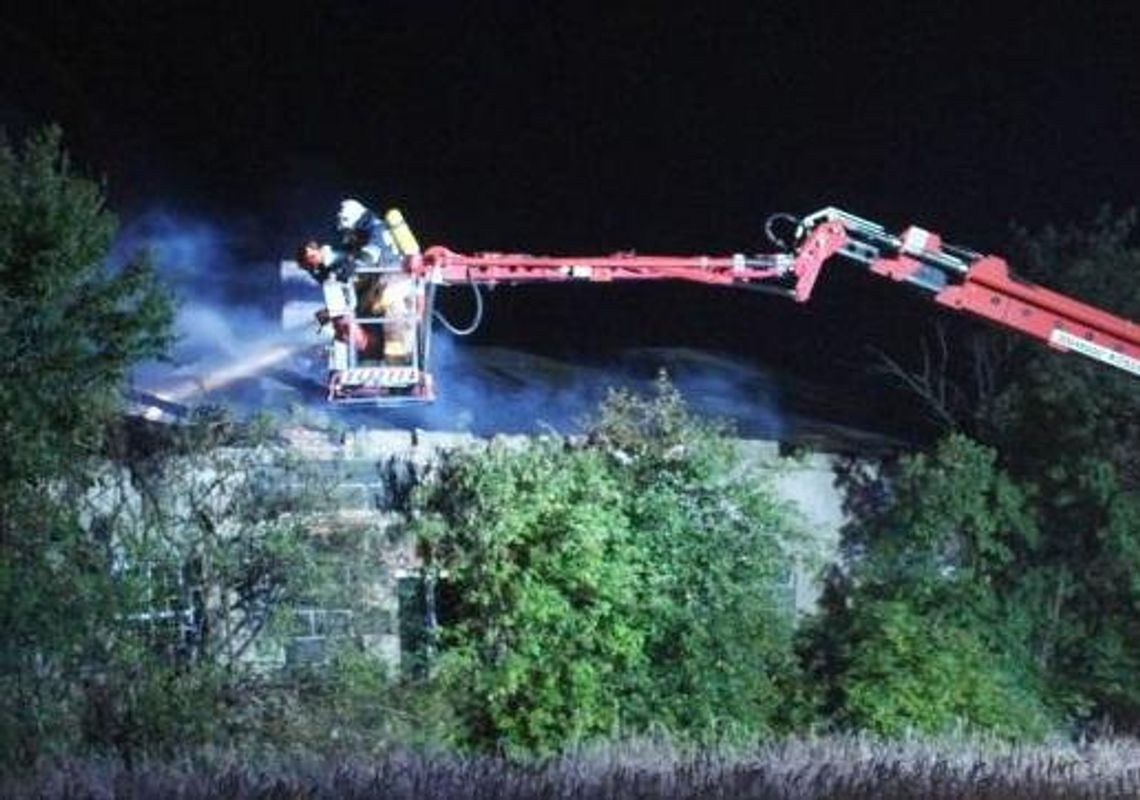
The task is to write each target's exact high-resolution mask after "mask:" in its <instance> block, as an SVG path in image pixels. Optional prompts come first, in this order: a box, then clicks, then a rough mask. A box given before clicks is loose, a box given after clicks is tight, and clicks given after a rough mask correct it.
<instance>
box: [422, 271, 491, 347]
mask: <svg viewBox="0 0 1140 800" xmlns="http://www.w3.org/2000/svg"><path fill="white" fill-rule="evenodd" d="M468 285H469V286H470V287H471V291H473V292H474V293H475V314H474V315H473V316H472V318H471V322H470V323H468V325H467V327H465V328H460V327H458V326H456V325H453V324H452V323H451V321H450V320H448V319H447V317H445V316H444V315H443V313H442V312H440V311H438V310H433V311H432V315H433V316H434V317H435V318H436V319H437V320H439V324H440V325H442V326H443V327H445V328H447V330H448V331H450V332H451V333H452V334H454V335H455V336H470V335H471V334H473V333H475V331H477V330H479V326H480V325H481V324H482V323H483V293H482V292H481V291H479V284H477V283H475V282H474V281H468Z"/></svg>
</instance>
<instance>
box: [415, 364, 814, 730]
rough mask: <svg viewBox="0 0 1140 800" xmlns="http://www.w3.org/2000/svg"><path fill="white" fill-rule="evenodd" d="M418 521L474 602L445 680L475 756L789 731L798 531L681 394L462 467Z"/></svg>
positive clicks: (447, 658)
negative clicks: (627, 735)
mask: <svg viewBox="0 0 1140 800" xmlns="http://www.w3.org/2000/svg"><path fill="white" fill-rule="evenodd" d="M417 504H418V508H419V510H420V511H419V513H420V515H421V516H420V519H419V521H418V524H417V531H418V533H419V534H420V535H421V536H423V537H425V539H426V540H427V541H428V542H429V543H430V545H431V555H432V558H433V559H434V561H435V566H436V567H438V568H440V569H444V570H446V571H447V580H449V581H450V582H451V583H452V584H453V585H454V586H455V588H456V589H457V590H458V594H459V595H460V596H461V597H462V608H461V610H460V619H459V621H458V622H457V623H456V624H455V625H454V626H453V627H452V629H451V630H450V631H449V632H448V636H447V638H446V640H445V642H444V643H445V645H446V648H445V654H444V656H443V659H442V661H441V662H440V677H441V679H442V680H443V681H444V682H446V683H447V684H449V686H450V688H451V690H452V696H453V697H455V698H456V703H457V705H458V713H459V717H460V719H461V720H462V721H463V723H464V738H465V739H466V741H468V742H471V743H475V744H480V745H483V746H488V745H490V746H503V747H506V748H508V749H519V750H527V751H539V752H543V751H550V750H553V749H556V748H558V747H560V746H563V745H565V744H566V743H568V742H570V741H574V740H580V739H586V738H591V737H596V736H601V735H607V734H610V733H612V732H614V731H617V730H627V729H628V730H639V729H646V728H649V727H653V726H660V727H664V728H667V729H669V730H673V731H676V732H678V733H680V734H683V735H689V736H695V737H713V736H721V735H726V734H730V733H733V732H735V733H738V734H747V735H755V734H756V733H758V732H762V731H766V730H771V729H773V728H775V727H778V726H779V725H780V724H781V721H782V720H785V719H787V718H790V717H791V716H793V714H792V712H791V711H790V710H789V707H790V706H791V705H794V703H792V702H789V698H794V697H796V696H798V694H797V691H796V690H795V687H796V684H797V674H796V664H795V660H794V657H793V653H792V649H791V631H792V609H791V608H790V604H788V603H786V602H782V601H781V596H780V593H781V588H782V585H783V582H784V581H786V580H787V577H788V574H789V571H790V569H791V567H792V560H793V559H792V556H791V554H790V552H789V547H788V539H789V538H790V536H789V535H790V533H791V532H792V531H793V530H794V527H795V526H794V523H793V521H792V517H791V514H790V512H789V511H788V510H787V509H786V508H784V507H783V506H781V505H780V504H779V503H778V502H776V501H775V500H774V499H773V496H772V494H771V493H770V491H769V490H768V489H767V488H766V484H765V482H764V480H763V479H762V478H760V477H758V476H757V475H756V474H755V473H754V472H752V471H750V470H749V469H747V468H746V466H745V465H744V463H743V461H742V460H741V459H740V457H739V455H738V453H737V452H736V451H735V450H734V448H733V446H732V444H731V442H730V441H729V440H728V439H727V437H726V436H725V435H724V432H723V431H722V430H720V429H718V428H715V427H712V426H708V425H704V424H702V423H700V422H699V421H697V420H695V419H694V418H692V417H691V416H690V415H689V414H688V412H687V410H686V409H685V407H684V404H683V402H682V401H681V399H680V397H679V396H678V395H677V394H676V392H675V391H674V390H673V389H672V388H671V387H670V386H668V384H667V383H662V384H661V385H660V386H659V387H658V394H657V395H656V396H655V397H653V398H650V399H643V398H638V397H635V396H632V395H628V394H617V395H614V396H613V397H611V399H610V400H609V401H608V403H607V404H606V405H605V406H604V408H603V410H602V413H601V415H600V418H599V419H598V420H597V421H596V422H595V423H594V424H593V425H592V426H591V428H590V430H589V433H588V435H587V437H585V439H584V441H583V442H579V443H576V444H568V443H566V442H563V441H561V440H557V439H540V440H536V441H530V442H527V443H524V444H519V445H507V444H502V443H498V444H492V445H491V446H489V447H488V448H486V449H484V450H479V451H469V452H463V453H457V454H455V455H454V456H453V457H452V458H451V459H450V460H449V461H448V462H447V463H446V464H445V466H444V467H443V469H442V470H441V471H440V473H439V474H438V475H437V476H436V479H435V480H434V481H433V482H431V483H430V484H429V485H428V486H426V487H425V488H424V490H422V491H421V493H420V495H419V496H418V499H417Z"/></svg>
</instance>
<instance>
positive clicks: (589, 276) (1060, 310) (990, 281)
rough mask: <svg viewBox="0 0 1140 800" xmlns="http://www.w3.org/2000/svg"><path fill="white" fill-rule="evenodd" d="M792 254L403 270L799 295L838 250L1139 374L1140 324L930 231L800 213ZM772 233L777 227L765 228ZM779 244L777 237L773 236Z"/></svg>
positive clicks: (541, 259)
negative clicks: (686, 284) (672, 283)
mask: <svg viewBox="0 0 1140 800" xmlns="http://www.w3.org/2000/svg"><path fill="white" fill-rule="evenodd" d="M778 216H779V217H782V218H785V219H792V220H794V221H796V222H797V223H798V224H797V225H796V237H795V242H794V244H792V245H790V246H789V247H788V248H787V249H788V252H780V253H771V254H761V255H744V254H740V253H737V254H732V255H726V256H642V255H636V254H634V253H614V254H612V255H608V256H601V257H598V256H585V257H569V256H535V255H525V254H507V253H475V254H473V255H464V254H462V253H456V252H453V251H451V250H448V249H447V248H444V247H432V248H430V249H428V250H427V251H426V252H424V253H423V254H422V255H415V256H409V257H408V259H407V263H406V267H405V268H406V269H407V270H408V271H410V272H412V273H413V274H415V275H417V276H420V277H422V278H425V279H427V280H428V281H430V282H431V283H434V284H440V285H458V284H464V283H466V284H496V283H511V284H514V283H535V282H546V283H552V282H553V283H558V282H567V281H576V280H584V281H601V282H605V281H630V280H683V281H692V282H696V283H704V284H711V285H717V286H732V287H736V288H745V289H755V290H759V291H767V292H772V293H776V294H781V295H784V296H787V297H789V298H791V299H794V300H796V301H797V302H801V303H802V302H806V301H807V300H809V299H810V298H811V293H812V290H813V288H814V286H815V282H816V279H817V278H818V277H819V274H820V272H821V270H822V268H823V266H824V264H825V263H826V262H827V261H828V260H829V259H830V258H831V257H832V256H835V255H839V256H843V257H844V258H846V259H848V260H850V261H853V262H856V263H858V264H862V265H863V266H865V267H867V268H868V269H869V270H870V272H871V273H872V274H875V275H879V276H882V277H886V278H890V279H892V280H895V281H900V282H903V283H907V284H910V285H911V286H913V287H915V288H917V289H918V290H920V291H923V292H925V293H927V294H929V295H930V296H931V297H932V299H933V300H934V301H935V302H938V303H940V304H942V305H944V306H947V307H949V308H952V309H955V310H958V311H963V312H967V313H970V314H974V315H976V316H980V317H984V318H985V319H988V320H990V321H992V322H995V323H997V324H999V325H1002V326H1004V327H1007V328H1012V329H1013V330H1017V331H1020V332H1022V333H1024V334H1027V335H1029V336H1032V337H1034V338H1036V339H1039V340H1040V341H1043V342H1045V343H1046V344H1048V345H1049V346H1050V347H1053V348H1055V349H1057V350H1064V351H1070V350H1071V351H1074V352H1078V353H1081V354H1083V355H1086V356H1089V357H1090V358H1094V359H1097V360H1099V361H1103V362H1104V363H1106V364H1110V365H1112V366H1114V367H1118V368H1120V369H1123V370H1126V371H1128V372H1131V373H1133V374H1135V375H1140V325H1137V324H1136V323H1134V322H1130V321H1128V320H1126V319H1123V318H1121V317H1118V316H1115V315H1113V314H1110V313H1108V312H1107V311H1104V310H1102V309H1098V308H1096V307H1094V306H1091V305H1088V304H1086V303H1082V302H1080V301H1078V300H1074V299H1073V298H1070V297H1066V296H1065V295H1062V294H1060V293H1057V292H1053V291H1051V290H1049V289H1046V288H1043V287H1041V286H1036V285H1034V284H1032V283H1028V282H1026V281H1023V280H1020V279H1019V278H1017V277H1015V276H1013V275H1012V274H1011V272H1010V269H1009V266H1008V265H1007V264H1006V262H1005V261H1004V260H1002V259H1001V258H999V257H997V256H993V255H983V254H981V253H978V252H975V251H974V250H971V249H969V248H965V247H959V246H956V245H951V244H947V243H944V242H943V241H942V238H941V237H940V236H939V235H938V234H936V233H933V232H931V231H928V230H925V229H922V228H918V227H913V226H912V227H909V228H907V229H906V230H904V231H903V232H902V233H901V234H899V235H896V234H892V233H890V232H888V231H887V230H886V229H885V228H884V227H883V226H882V225H879V224H878V223H875V222H871V221H869V220H866V219H863V218H861V217H857V216H855V215H854V214H850V213H848V212H846V211H842V210H840V209H838V208H825V209H822V210H821V211H817V212H816V213H814V214H810V215H808V216H807V217H804V218H802V219H798V220H796V218H791V217H788V215H778ZM769 232H770V235H771V227H769ZM777 243H779V242H778V241H777Z"/></svg>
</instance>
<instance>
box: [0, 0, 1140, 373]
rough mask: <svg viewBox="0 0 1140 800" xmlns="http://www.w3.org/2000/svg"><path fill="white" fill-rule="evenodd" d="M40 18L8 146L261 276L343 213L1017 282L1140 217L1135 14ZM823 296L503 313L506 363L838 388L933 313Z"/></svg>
mask: <svg viewBox="0 0 1140 800" xmlns="http://www.w3.org/2000/svg"><path fill="white" fill-rule="evenodd" d="M27 5H28V7H27V8H25V9H24V10H23V11H22V12H19V13H15V14H11V13H8V14H6V15H5V18H4V20H3V21H2V22H0V99H2V101H3V103H2V105H0V124H4V125H5V126H6V127H7V128H8V129H9V131H13V130H14V131H16V132H18V131H20V130H21V129H22V128H24V127H26V126H28V125H30V124H34V123H36V122H38V121H41V120H45V119H52V120H55V121H58V122H60V123H61V124H62V125H63V126H64V129H65V133H66V135H67V137H68V143H69V145H70V147H71V149H72V151H73V153H74V154H75V156H76V158H77V160H78V161H80V162H81V163H83V164H85V165H87V166H88V168H89V169H90V170H92V171H93V172H95V173H98V174H105V175H106V176H107V178H108V181H109V187H110V195H111V200H112V204H113V206H114V207H115V208H116V210H118V211H119V212H120V214H121V215H122V216H124V217H125V218H129V217H130V215H131V214H135V213H142V212H144V211H145V210H147V209H148V208H152V207H154V206H155V205H163V206H164V207H167V208H171V209H175V210H177V211H179V212H180V213H186V214H190V215H196V216H200V217H203V218H207V219H211V220H214V221H215V222H216V223H217V224H224V225H226V226H227V227H229V228H230V229H231V230H235V231H240V232H241V236H243V237H244V239H245V246H246V247H247V249H248V250H249V251H250V252H254V251H259V252H262V253H263V254H264V257H265V258H266V259H267V260H269V261H271V260H272V259H275V258H276V257H278V256H279V255H285V254H288V253H290V252H291V251H292V248H293V246H294V243H295V242H296V241H298V240H300V239H301V238H302V237H304V236H305V235H306V234H309V233H311V232H312V233H327V232H328V228H329V225H330V222H331V215H332V214H333V212H334V210H335V205H336V201H337V199H338V198H339V197H340V196H343V195H345V194H353V195H356V196H359V197H361V198H362V199H365V200H366V201H369V202H372V203H375V204H376V205H377V206H387V205H399V206H400V207H402V208H403V209H404V210H405V213H406V215H407V216H408V217H409V219H410V220H411V222H412V224H413V226H414V227H415V228H416V229H417V232H418V233H419V235H420V237H421V239H422V240H424V241H426V242H428V243H443V244H447V245H449V246H451V247H453V248H455V249H458V250H477V249H502V250H515V251H531V252H576V253H588V252H597V253H604V252H609V251H613V250H619V249H636V250H638V251H641V252H646V253H649V252H655V251H656V252H710V253H718V252H731V251H737V250H743V251H762V250H766V249H768V247H767V245H766V244H765V243H764V241H763V237H762V233H761V226H762V223H763V221H764V219H765V217H766V216H767V215H768V214H769V213H771V212H774V211H793V212H797V213H807V212H810V211H813V210H816V209H817V208H820V207H822V206H825V205H839V206H842V207H845V208H848V209H849V210H851V211H853V212H856V213H858V214H860V215H862V216H866V217H870V218H872V219H878V220H880V221H882V222H884V223H886V224H888V225H889V226H891V227H899V228H901V227H903V226H905V225H906V224H909V223H911V222H914V223H918V224H922V225H925V226H927V227H930V228H932V229H934V230H938V231H940V232H941V233H943V235H944V236H945V237H946V238H947V239H948V240H950V241H953V242H957V243H960V244H964V245H967V246H970V247H973V248H974V249H977V250H982V251H996V252H1000V251H1001V249H1002V247H1003V245H1004V242H1005V240H1006V236H1007V232H1008V228H1009V225H1010V223H1011V222H1014V221H1016V222H1019V223H1022V224H1026V225H1029V226H1031V227H1034V226H1039V225H1042V224H1045V223H1048V222H1066V221H1069V220H1074V219H1087V218H1088V217H1089V216H1090V215H1091V214H1092V213H1093V212H1094V211H1095V210H1096V209H1097V208H1098V207H1099V206H1101V205H1102V204H1104V203H1111V204H1114V205H1116V206H1128V205H1132V204H1134V203H1135V202H1136V199H1137V194H1138V191H1140V5H1138V4H1136V3H1096V4H1076V3H1067V4H1060V3H1032V4H1024V5H1023V6H1022V7H1021V8H1020V9H1017V10H1014V9H1013V8H1012V5H1013V4H1007V3H1000V2H989V3H953V2H939V3H921V2H911V3H898V4H870V3H833V4H824V3H803V2H781V3H762V2H751V3H738V2H724V3H712V2H710V3H707V4H696V3H691V2H689V3H670V4H653V3H648V2H646V3H636V4H632V3H604V4H602V3H549V2H496V1H494V0H484V1H482V2H473V1H472V0H468V1H467V2H431V1H430V0H421V2H329V3H318V2H309V3H305V4H297V7H298V10H294V9H292V8H290V6H292V5H293V4H289V3H276V4H258V3H251V4H238V3H225V4H222V3H205V2H201V3H178V2H137V3H133V2H102V3H90V4H79V3H76V4H72V5H73V6H74V7H73V8H66V9H65V8H61V6H63V5H64V4H47V3H40V4H27ZM1016 5H1022V4H1016ZM1062 9H1063V10H1062ZM840 271H842V272H844V273H846V274H844V275H838V276H837V275H836V274H835V273H837V272H840ZM831 272H832V274H830V275H828V276H826V277H825V278H824V280H823V282H822V283H821V285H820V288H819V289H818V290H817V291H818V294H819V297H818V299H817V301H816V302H815V303H813V304H811V306H810V307H808V308H797V307H794V306H792V305H791V304H782V303H781V301H779V300H776V299H773V298H767V297H761V296H754V295H751V294H746V293H731V292H729V293H726V292H724V291H717V290H711V289H700V288H696V287H682V288H679V289H678V288H675V287H674V288H667V287H644V286H638V287H630V286H626V287H607V288H605V289H600V290H599V289H597V288H596V287H575V288H573V289H565V288H564V289H557V290H552V289H549V288H547V289H526V290H517V291H513V290H512V291H510V292H503V291H499V292H496V295H495V301H496V302H495V307H494V310H493V314H492V318H491V320H490V321H489V323H488V326H487V328H486V330H485V331H484V332H483V334H482V337H483V340H484V341H491V342H501V343H505V344H510V345H513V346H520V347H527V346H532V347H536V348H543V347H546V348H551V347H555V346H562V347H571V348H573V347H578V348H581V349H582V350H583V351H592V350H600V349H606V348H619V347H623V346H626V345H642V344H648V345H660V344H678V345H692V346H697V347H707V348H710V349H715V350H718V351H727V352H732V353H736V354H740V355H745V356H748V357H751V358H755V359H758V360H759V361H760V362H762V363H768V364H770V365H771V366H772V367H773V368H777V367H778V368H780V369H792V370H795V369H797V368H798V369H800V370H801V371H803V370H804V369H806V368H807V367H805V365H810V369H811V370H814V371H816V372H817V373H826V372H828V371H830V370H843V369H847V368H849V367H850V364H851V362H852V361H853V360H855V359H856V357H857V354H858V353H859V352H861V348H862V347H863V345H865V344H867V343H871V344H875V343H879V342H881V341H882V337H884V336H894V337H896V338H897V337H900V336H901V337H904V338H905V337H906V336H909V335H911V331H913V330H916V329H917V328H918V326H920V324H921V322H922V321H923V320H924V319H925V318H926V317H927V316H928V315H929V314H930V313H931V312H930V310H929V307H928V306H925V305H924V304H922V303H921V302H920V301H917V300H916V301H915V303H914V304H913V305H911V304H909V301H908V300H900V299H899V298H898V293H899V292H900V291H902V290H901V289H900V288H899V287H895V286H878V285H877V283H876V281H875V280H874V279H872V278H869V277H866V276H863V275H854V276H852V275H851V274H850V272H851V271H850V270H841V269H838V268H836V267H832V268H831ZM871 284H876V285H871Z"/></svg>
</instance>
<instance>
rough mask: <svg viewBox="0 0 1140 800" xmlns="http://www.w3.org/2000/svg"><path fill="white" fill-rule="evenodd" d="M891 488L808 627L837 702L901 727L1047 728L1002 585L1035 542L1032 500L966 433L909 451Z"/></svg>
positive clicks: (1021, 632)
mask: <svg viewBox="0 0 1140 800" xmlns="http://www.w3.org/2000/svg"><path fill="white" fill-rule="evenodd" d="M891 485H892V487H893V492H894V497H893V498H892V501H891V503H890V504H889V505H887V506H886V507H885V508H884V509H883V510H882V511H881V512H880V513H878V514H877V515H875V516H872V517H871V518H869V519H865V520H862V521H860V522H859V523H858V526H857V528H856V529H855V530H854V531H852V532H850V534H849V536H850V541H849V546H851V547H852V549H853V550H854V552H855V556H854V558H853V560H852V561H851V563H850V564H849V566H848V569H849V573H848V574H847V575H846V582H845V583H844V584H843V585H841V586H838V587H833V588H832V592H833V593H836V592H837V593H838V594H839V595H840V596H838V597H836V596H834V595H833V596H832V597H830V598H829V602H827V603H825V604H824V609H825V611H824V613H822V614H821V616H820V617H819V618H818V619H817V621H816V623H815V625H814V627H813V628H812V629H811V632H810V633H809V634H808V638H809V639H810V641H811V644H810V646H809V647H808V648H807V650H808V652H809V653H810V654H811V657H812V659H813V660H814V671H815V673H816V674H817V675H818V676H819V678H820V680H821V681H822V682H823V683H824V684H825V686H827V687H828V690H827V691H825V692H824V697H825V698H826V701H827V702H828V703H830V707H829V708H828V709H827V711H828V712H829V713H831V714H832V715H834V716H835V717H837V718H838V719H840V720H842V721H843V722H845V723H846V724H848V725H850V726H852V727H855V728H867V729H870V730H873V731H876V732H878V733H884V734H898V733H901V732H903V731H905V730H908V729H914V730H920V731H924V732H928V733H935V732H944V731H946V730H949V729H953V728H958V727H962V726H965V727H972V728H978V729H983V730H989V731H994V732H998V733H1002V734H1006V735H1017V736H1026V735H1035V736H1040V735H1042V734H1044V733H1045V732H1046V731H1047V729H1048V727H1049V724H1050V718H1049V712H1048V710H1047V706H1046V703H1045V702H1044V698H1043V697H1042V695H1041V693H1040V691H1039V687H1040V676H1039V675H1038V673H1037V672H1036V671H1035V670H1034V669H1032V667H1031V666H1029V665H1027V659H1026V655H1027V653H1028V652H1029V642H1028V634H1027V632H1026V630H1025V626H1024V625H1023V624H1022V620H1021V618H1020V612H1021V608H1020V606H1019V604H1017V603H1013V602H1010V600H1009V598H1010V595H1009V594H1008V593H1006V592H1005V591H1004V587H1007V586H1010V585H1012V584H1014V583H1016V577H1015V573H1016V572H1017V570H1018V569H1020V567H1019V565H1018V561H1019V559H1020V558H1022V557H1024V554H1025V552H1026V549H1027V548H1028V547H1031V546H1032V545H1033V543H1034V542H1035V541H1036V535H1037V532H1036V527H1035V520H1034V518H1033V515H1032V513H1031V509H1030V506H1029V498H1028V497H1027V496H1026V495H1025V493H1024V492H1023V491H1022V490H1021V489H1020V488H1019V487H1018V486H1016V485H1015V484H1014V483H1013V482H1012V481H1011V480H1010V478H1009V476H1008V475H1006V474H1005V473H1003V472H1002V471H1001V470H1000V469H998V468H997V466H996V453H995V452H994V451H993V450H992V449H988V448H985V447H982V446H979V445H977V444H976V443H974V442H972V441H970V440H969V439H967V438H965V437H962V436H954V437H949V438H947V439H945V440H943V441H942V442H941V443H940V444H939V445H938V446H937V447H936V448H935V449H934V450H933V451H932V452H931V453H930V454H918V455H914V456H910V457H907V458H904V459H903V460H902V462H901V464H900V465H899V468H898V470H897V474H896V475H894V476H893V478H892V481H891Z"/></svg>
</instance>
